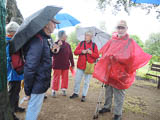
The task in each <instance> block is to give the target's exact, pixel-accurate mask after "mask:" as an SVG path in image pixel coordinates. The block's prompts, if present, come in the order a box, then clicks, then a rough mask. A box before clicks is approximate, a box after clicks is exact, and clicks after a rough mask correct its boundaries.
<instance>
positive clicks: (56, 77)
mask: <svg viewBox="0 0 160 120" xmlns="http://www.w3.org/2000/svg"><path fill="white" fill-rule="evenodd" d="M60 78H61V80H62V82H61V89H63V88H64V89H67V88H68V70H57V69H56V70H54V73H53V80H52V90H55V91H58V90H59V83H60Z"/></svg>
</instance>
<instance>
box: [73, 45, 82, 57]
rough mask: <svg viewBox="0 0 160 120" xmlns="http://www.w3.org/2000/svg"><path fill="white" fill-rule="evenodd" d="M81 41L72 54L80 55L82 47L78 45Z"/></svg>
mask: <svg viewBox="0 0 160 120" xmlns="http://www.w3.org/2000/svg"><path fill="white" fill-rule="evenodd" d="M80 44H81V42H80V43H79V44H78V46H77V47H76V49H75V51H74V54H75V55H80V54H82V49H81V46H80Z"/></svg>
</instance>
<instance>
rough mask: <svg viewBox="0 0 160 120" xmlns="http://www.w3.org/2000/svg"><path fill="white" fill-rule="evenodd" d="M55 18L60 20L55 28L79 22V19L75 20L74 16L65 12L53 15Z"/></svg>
mask: <svg viewBox="0 0 160 120" xmlns="http://www.w3.org/2000/svg"><path fill="white" fill-rule="evenodd" d="M55 19H56V20H58V21H60V24H58V25H57V26H56V28H57V29H61V28H65V27H70V26H75V25H77V24H79V23H80V21H79V20H77V19H76V18H74V17H72V16H71V15H69V14H67V13H59V14H57V15H56V16H55Z"/></svg>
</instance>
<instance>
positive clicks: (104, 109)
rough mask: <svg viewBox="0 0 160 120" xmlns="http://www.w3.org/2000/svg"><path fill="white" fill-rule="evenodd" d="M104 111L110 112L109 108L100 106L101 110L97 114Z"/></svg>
mask: <svg viewBox="0 0 160 120" xmlns="http://www.w3.org/2000/svg"><path fill="white" fill-rule="evenodd" d="M106 112H111V110H110V109H108V108H102V109H101V110H99V114H103V113H106Z"/></svg>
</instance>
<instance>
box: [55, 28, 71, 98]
mask: <svg viewBox="0 0 160 120" xmlns="http://www.w3.org/2000/svg"><path fill="white" fill-rule="evenodd" d="M58 38H59V40H58V41H57V42H56V44H57V45H58V46H59V47H60V49H59V52H56V54H54V55H53V70H54V73H53V80H52V96H53V97H56V91H58V90H59V83H60V78H61V79H62V83H61V89H62V95H63V96H66V89H67V88H68V71H69V67H70V64H71V67H72V68H74V60H73V54H72V50H71V46H70V45H69V43H67V42H66V40H67V35H66V32H65V31H59V33H58Z"/></svg>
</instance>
